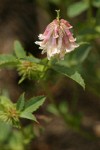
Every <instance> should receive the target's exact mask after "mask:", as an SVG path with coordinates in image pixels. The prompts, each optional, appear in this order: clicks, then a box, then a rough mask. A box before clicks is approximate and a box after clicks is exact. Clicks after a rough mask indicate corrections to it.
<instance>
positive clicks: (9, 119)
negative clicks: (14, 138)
mask: <svg viewBox="0 0 100 150" xmlns="http://www.w3.org/2000/svg"><path fill="white" fill-rule="evenodd" d="M44 101H45V97H44V96H38V97H33V98H31V99H30V100H28V101H27V102H25V97H24V93H23V94H22V95H21V96H20V97H19V99H18V101H17V103H16V104H15V103H12V102H11V100H10V99H8V98H7V97H5V96H0V120H1V121H3V122H6V123H8V124H11V125H13V126H15V127H20V118H26V119H30V120H33V121H36V122H37V120H36V118H35V116H34V115H33V114H32V113H33V112H34V111H36V110H37V109H38V108H39V107H40V106H41V105H42V104H43V102H44Z"/></svg>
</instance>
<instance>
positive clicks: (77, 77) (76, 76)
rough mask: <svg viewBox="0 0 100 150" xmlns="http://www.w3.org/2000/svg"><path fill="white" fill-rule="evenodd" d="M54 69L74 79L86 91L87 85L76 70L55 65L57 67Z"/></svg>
mask: <svg viewBox="0 0 100 150" xmlns="http://www.w3.org/2000/svg"><path fill="white" fill-rule="evenodd" d="M53 69H54V70H55V71H57V72H59V73H61V74H64V75H65V76H67V77H69V78H71V79H73V80H74V81H76V82H77V83H78V84H80V85H81V86H82V87H83V89H85V83H84V80H83V78H82V77H81V75H80V74H79V73H78V72H77V71H75V70H74V69H72V68H68V67H66V66H62V65H55V66H53Z"/></svg>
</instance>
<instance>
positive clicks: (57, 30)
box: [35, 14, 79, 60]
mask: <svg viewBox="0 0 100 150" xmlns="http://www.w3.org/2000/svg"><path fill="white" fill-rule="evenodd" d="M71 28H72V26H71V25H70V24H69V22H68V21H66V20H64V19H59V14H58V16H57V18H56V19H55V20H53V21H52V22H51V23H50V24H49V25H48V26H47V27H46V29H45V31H44V33H43V34H39V36H38V37H39V40H40V41H36V42H35V43H36V44H38V45H39V46H40V47H39V49H42V54H44V53H47V58H48V59H49V60H50V58H51V57H53V56H55V55H57V56H58V57H59V58H60V59H64V56H65V54H66V53H69V52H71V51H73V50H74V49H75V48H76V47H78V46H79V45H78V44H76V42H75V41H76V38H74V37H73V34H72V33H71V31H70V29H71Z"/></svg>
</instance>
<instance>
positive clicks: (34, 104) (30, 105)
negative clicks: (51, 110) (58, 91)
mask: <svg viewBox="0 0 100 150" xmlns="http://www.w3.org/2000/svg"><path fill="white" fill-rule="evenodd" d="M44 101H45V97H44V96H38V97H33V98H31V99H30V100H28V101H27V102H26V103H25V108H24V110H23V111H21V113H20V117H21V118H26V119H30V120H34V121H36V122H37V120H36V118H35V116H34V115H33V114H32V112H35V111H36V110H37V109H38V108H39V107H40V106H41V105H42V104H43V103H44Z"/></svg>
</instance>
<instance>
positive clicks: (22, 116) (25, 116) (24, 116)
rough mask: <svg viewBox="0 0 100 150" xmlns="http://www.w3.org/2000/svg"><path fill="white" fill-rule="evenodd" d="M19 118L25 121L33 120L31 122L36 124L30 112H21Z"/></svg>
mask: <svg viewBox="0 0 100 150" xmlns="http://www.w3.org/2000/svg"><path fill="white" fill-rule="evenodd" d="M20 117H21V118H26V119H29V120H33V121H35V122H37V120H36V117H35V116H34V115H33V114H32V113H30V112H26V111H23V112H22V113H21V114H20Z"/></svg>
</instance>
